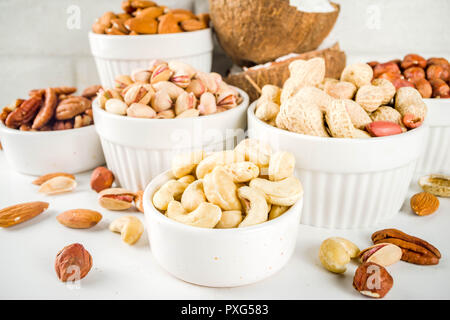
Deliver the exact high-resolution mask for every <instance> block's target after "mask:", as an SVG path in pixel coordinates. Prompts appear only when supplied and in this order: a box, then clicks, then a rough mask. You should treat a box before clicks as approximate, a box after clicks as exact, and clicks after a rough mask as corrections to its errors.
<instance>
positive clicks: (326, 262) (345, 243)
mask: <svg viewBox="0 0 450 320" xmlns="http://www.w3.org/2000/svg"><path fill="white" fill-rule="evenodd" d="M358 254H359V249H358V247H357V246H356V245H355V244H354V243H353V242H351V241H349V240H347V239H344V238H339V237H333V238H328V239H326V240H324V241H323V242H322V244H321V245H320V249H319V259H320V262H321V263H322V265H323V266H324V267H325V269H327V270H328V271H331V272H334V273H344V272H345V271H346V270H347V264H348V263H349V262H350V259H352V258H356V257H357V256H358Z"/></svg>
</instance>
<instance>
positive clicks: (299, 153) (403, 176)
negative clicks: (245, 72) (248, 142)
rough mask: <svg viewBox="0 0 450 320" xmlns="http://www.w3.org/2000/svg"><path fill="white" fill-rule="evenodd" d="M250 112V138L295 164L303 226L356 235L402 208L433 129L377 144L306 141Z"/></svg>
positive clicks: (320, 139)
mask: <svg viewBox="0 0 450 320" xmlns="http://www.w3.org/2000/svg"><path fill="white" fill-rule="evenodd" d="M254 109H255V103H253V104H252V105H251V106H250V108H249V109H248V128H249V137H250V138H257V139H259V140H261V141H266V142H268V143H269V144H270V145H271V146H272V148H274V149H276V150H286V151H290V152H292V153H293V154H294V155H295V158H296V176H297V177H298V178H299V179H300V181H301V182H302V184H303V187H304V190H305V195H304V197H305V199H304V202H305V203H304V208H303V213H302V218H301V223H302V224H307V225H311V226H316V227H325V228H340V229H355V228H365V227H372V226H376V225H377V224H379V223H380V222H382V221H383V220H386V219H388V218H391V217H392V216H394V215H395V214H396V213H397V212H398V211H399V210H400V208H401V206H402V204H403V202H404V201H405V197H406V194H407V191H408V187H409V184H410V183H411V179H412V177H413V172H414V168H415V166H416V163H417V160H418V158H419V156H420V154H421V151H422V149H421V148H422V144H423V142H424V140H425V138H426V135H427V132H428V127H427V126H426V125H423V126H421V127H419V128H417V129H414V130H412V131H409V132H407V133H403V134H400V135H395V136H390V137H382V138H373V139H338V138H323V137H315V136H308V135H302V134H298V133H294V132H289V131H286V130H281V129H278V128H275V127H272V126H270V125H268V124H266V123H264V122H263V121H261V120H259V119H258V118H256V116H255V114H254Z"/></svg>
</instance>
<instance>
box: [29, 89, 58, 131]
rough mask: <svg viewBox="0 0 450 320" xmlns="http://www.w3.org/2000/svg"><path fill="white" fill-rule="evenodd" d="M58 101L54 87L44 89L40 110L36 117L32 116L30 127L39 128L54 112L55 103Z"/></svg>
mask: <svg viewBox="0 0 450 320" xmlns="http://www.w3.org/2000/svg"><path fill="white" fill-rule="evenodd" d="M57 102H58V97H57V96H56V92H55V89H53V88H47V89H45V101H44V104H43V106H42V107H41V110H39V112H38V114H37V116H36V118H34V121H33V125H32V128H33V129H40V128H42V127H43V126H45V125H46V124H47V123H48V122H49V121H50V120H51V119H52V117H53V115H54V114H55V108H56V104H57Z"/></svg>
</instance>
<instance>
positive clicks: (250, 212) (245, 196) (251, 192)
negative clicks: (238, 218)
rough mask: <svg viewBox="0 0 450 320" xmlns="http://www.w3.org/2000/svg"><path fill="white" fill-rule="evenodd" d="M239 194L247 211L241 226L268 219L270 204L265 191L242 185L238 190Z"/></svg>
mask: <svg viewBox="0 0 450 320" xmlns="http://www.w3.org/2000/svg"><path fill="white" fill-rule="evenodd" d="M238 195H239V198H240V199H241V200H242V203H243V204H244V209H245V213H246V216H245V218H244V220H243V221H242V222H241V223H240V224H239V228H242V227H249V226H253V225H255V224H259V223H263V222H265V221H267V219H268V213H269V206H268V205H267V202H266V198H265V195H264V193H262V192H261V191H259V190H258V189H254V188H251V187H241V188H239V190H238Z"/></svg>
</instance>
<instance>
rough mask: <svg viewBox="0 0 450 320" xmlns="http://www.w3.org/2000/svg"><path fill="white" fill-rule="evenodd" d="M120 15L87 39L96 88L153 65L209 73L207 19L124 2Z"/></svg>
mask: <svg viewBox="0 0 450 320" xmlns="http://www.w3.org/2000/svg"><path fill="white" fill-rule="evenodd" d="M122 10H123V12H121V13H114V12H111V11H109V12H105V13H104V14H103V15H102V16H101V17H100V18H98V19H97V20H96V21H95V23H94V24H93V26H92V31H91V32H90V33H89V42H90V46H91V52H92V55H93V56H94V58H95V62H96V65H97V70H98V73H99V76H100V81H101V84H102V85H103V86H104V87H112V86H113V81H114V78H115V76H117V75H119V74H131V73H132V72H133V71H135V70H136V69H143V68H147V67H148V65H149V63H150V62H151V61H152V60H155V59H162V60H180V61H182V62H185V63H188V64H190V65H192V66H194V67H195V68H196V69H199V70H201V71H204V72H210V71H211V65H212V51H213V40H212V31H211V28H209V15H208V14H198V15H195V14H194V13H192V12H191V11H189V10H185V9H169V8H167V7H165V6H158V5H157V4H156V3H154V2H152V1H124V2H123V3H122Z"/></svg>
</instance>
